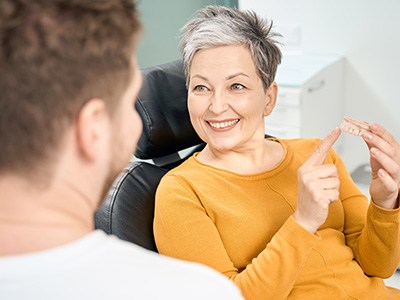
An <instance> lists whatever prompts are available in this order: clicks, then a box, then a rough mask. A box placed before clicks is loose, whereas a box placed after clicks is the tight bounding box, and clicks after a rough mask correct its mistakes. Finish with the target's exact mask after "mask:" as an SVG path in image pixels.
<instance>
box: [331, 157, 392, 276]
mask: <svg viewBox="0 0 400 300" xmlns="http://www.w3.org/2000/svg"><path fill="white" fill-rule="evenodd" d="M335 164H336V166H337V168H338V172H339V176H340V197H341V200H342V204H343V209H344V214H345V223H344V229H343V232H344V234H345V236H346V244H347V245H348V246H349V247H351V248H352V250H353V253H354V257H355V259H356V261H357V262H358V263H359V265H360V266H361V267H362V269H363V270H364V272H365V273H366V274H367V275H369V276H377V277H382V278H387V277H390V276H391V275H392V274H393V273H394V271H395V270H396V268H397V266H398V265H399V262H400V209H394V210H387V209H383V208H380V207H378V206H377V205H375V204H374V203H373V202H372V201H370V202H369V203H368V199H367V198H366V197H365V196H364V195H363V194H362V193H361V192H360V191H359V189H358V188H357V186H356V185H355V184H354V182H353V180H352V179H351V177H350V175H349V173H348V172H347V170H346V168H345V166H344V164H343V162H342V161H341V159H340V158H339V156H336V158H335Z"/></svg>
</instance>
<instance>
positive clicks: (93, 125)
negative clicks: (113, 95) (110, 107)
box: [76, 98, 109, 160]
mask: <svg viewBox="0 0 400 300" xmlns="http://www.w3.org/2000/svg"><path fill="white" fill-rule="evenodd" d="M107 126H109V115H108V111H107V107H106V103H105V102H104V100H101V99H97V98H94V99H90V100H89V101H87V102H86V103H85V104H84V105H83V107H82V108H81V110H80V111H79V114H78V118H77V120H76V137H77V145H78V151H79V152H80V153H81V154H82V155H83V156H84V157H85V158H86V159H88V160H94V159H95V158H96V156H97V155H98V151H99V150H100V151H101V150H103V149H101V148H102V147H103V145H104V141H103V139H104V138H107V139H108V138H109V137H108V136H107V132H108V128H107Z"/></svg>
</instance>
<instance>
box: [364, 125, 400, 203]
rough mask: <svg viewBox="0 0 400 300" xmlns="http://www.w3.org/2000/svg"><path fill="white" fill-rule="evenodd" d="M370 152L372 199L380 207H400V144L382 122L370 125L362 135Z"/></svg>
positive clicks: (370, 189)
mask: <svg viewBox="0 0 400 300" xmlns="http://www.w3.org/2000/svg"><path fill="white" fill-rule="evenodd" d="M361 136H362V137H363V139H364V141H365V142H366V143H367V145H368V148H369V152H370V164H371V170H372V181H371V185H370V188H369V192H370V195H371V199H372V201H374V203H375V204H376V205H378V206H380V207H383V208H387V209H394V208H397V207H399V186H400V145H399V143H398V142H397V141H396V139H395V138H394V137H393V136H392V135H391V134H390V133H389V132H388V131H387V130H386V129H385V128H384V127H383V126H382V125H380V124H371V125H369V129H368V131H365V132H363V133H362V135H361Z"/></svg>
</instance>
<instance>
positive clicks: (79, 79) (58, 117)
mask: <svg viewBox="0 0 400 300" xmlns="http://www.w3.org/2000/svg"><path fill="white" fill-rule="evenodd" d="M140 28H141V25H140V21H139V18H138V13H137V8H136V4H135V2H134V1H133V0H0V141H1V146H0V173H2V172H9V171H11V172H17V173H21V172H22V173H26V172H27V171H29V170H30V169H32V168H33V169H34V168H35V167H38V166H40V165H41V164H42V163H44V162H48V160H49V159H50V157H52V156H53V155H54V152H56V149H57V147H58V146H59V144H60V137H61V136H62V135H63V133H64V132H65V129H66V128H67V126H68V125H69V124H70V123H71V122H72V120H74V119H75V117H76V115H77V114H78V112H79V110H80V108H81V107H82V106H83V105H84V103H85V102H86V101H87V100H89V99H92V98H101V99H104V100H105V101H106V102H107V105H108V107H109V108H110V109H111V110H110V111H112V108H113V106H114V105H115V104H116V103H118V102H119V99H120V97H121V95H122V93H123V92H124V91H125V89H126V87H127V85H128V81H129V80H131V60H132V56H133V52H134V44H135V41H136V38H137V33H138V32H139V31H140Z"/></svg>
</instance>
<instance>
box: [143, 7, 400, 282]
mask: <svg viewBox="0 0 400 300" xmlns="http://www.w3.org/2000/svg"><path fill="white" fill-rule="evenodd" d="M206 5H224V6H232V7H239V8H240V9H251V10H254V11H255V12H257V13H259V14H261V15H262V16H264V17H267V18H269V19H271V20H273V22H274V30H275V31H277V32H279V33H280V34H281V35H282V37H280V38H279V42H280V43H281V44H280V47H281V50H282V53H283V61H282V63H281V65H280V66H279V67H278V73H277V76H276V82H277V84H278V86H279V94H278V100H277V104H276V108H275V110H274V112H273V113H272V115H271V116H270V117H267V118H266V120H265V122H266V133H267V134H270V135H273V136H277V137H281V138H296V137H317V138H323V137H324V136H325V135H326V134H327V133H329V131H330V130H331V129H333V128H334V127H336V126H340V125H341V123H342V121H343V118H344V117H346V116H348V117H351V118H353V119H356V120H361V121H365V122H368V123H380V124H382V125H383V126H384V127H385V128H386V129H387V130H388V131H389V132H391V133H392V135H393V136H394V137H395V138H396V140H397V141H400V117H399V112H400V98H399V97H400V96H399V94H400V84H399V82H398V77H397V76H398V73H397V72H399V70H400V57H399V53H400V26H399V25H398V16H399V12H400V2H399V1H397V0H382V1H376V0H350V1H349V0H336V1H331V0H285V1H279V0H239V1H236V0H233V1H230V0H220V1H215V0H214V1H211V0H191V1H187V0H170V1H158V0H146V1H140V2H139V8H140V11H141V12H142V19H143V23H144V28H145V31H144V33H143V39H142V42H141V45H140V47H139V49H138V60H139V64H140V66H141V67H142V68H146V67H151V66H155V65H158V64H163V63H167V62H170V61H172V60H175V59H178V58H179V57H180V52H179V28H180V27H181V26H182V25H183V24H184V23H185V22H186V21H187V20H188V19H189V18H190V17H191V16H192V15H193V14H194V13H195V11H196V10H198V9H199V8H201V7H203V6H206ZM155 7H157V9H155ZM161 45H162V46H161ZM335 148H336V151H338V152H339V154H340V155H341V157H342V159H343V161H344V162H345V164H346V166H347V168H348V170H349V172H350V173H351V175H352V177H353V180H354V181H355V182H356V183H357V185H358V186H359V187H360V189H361V190H362V191H363V192H364V193H365V194H366V195H367V196H369V194H368V184H369V181H370V177H371V173H370V169H369V153H368V149H367V147H366V145H365V143H364V141H363V140H362V138H361V137H359V136H356V135H353V134H348V133H345V132H343V133H342V136H341V137H340V140H339V141H338V143H337V144H336V145H335ZM385 281H386V283H387V285H390V286H394V287H397V288H400V268H399V269H398V270H397V272H396V273H395V274H394V275H393V276H392V277H391V278H389V279H386V280H385Z"/></svg>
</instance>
